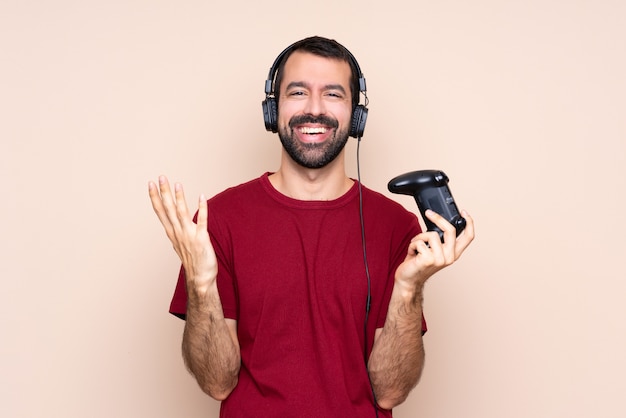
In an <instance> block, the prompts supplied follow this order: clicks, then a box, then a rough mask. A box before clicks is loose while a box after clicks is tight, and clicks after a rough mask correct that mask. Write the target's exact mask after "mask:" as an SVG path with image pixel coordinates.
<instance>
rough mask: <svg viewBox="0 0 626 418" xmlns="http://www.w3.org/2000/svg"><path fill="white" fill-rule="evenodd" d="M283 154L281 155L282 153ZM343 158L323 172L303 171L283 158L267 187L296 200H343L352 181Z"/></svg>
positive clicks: (318, 170)
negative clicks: (271, 187) (270, 185)
mask: <svg viewBox="0 0 626 418" xmlns="http://www.w3.org/2000/svg"><path fill="white" fill-rule="evenodd" d="M283 154H284V153H283ZM342 157H343V155H339V156H338V157H337V158H336V159H335V160H334V161H333V162H331V163H330V164H328V165H327V166H325V167H322V168H315V169H312V168H306V167H302V166H300V165H298V164H296V163H295V162H294V161H293V160H291V158H289V157H288V156H287V157H286V158H285V155H283V158H282V161H281V165H280V168H279V169H278V171H276V172H275V173H274V174H272V175H270V176H269V180H270V183H271V184H272V186H274V188H275V189H276V190H278V191H279V192H280V193H282V194H284V195H285V196H289V197H291V198H293V199H298V200H334V199H337V198H339V197H341V196H343V195H344V194H345V193H346V192H347V191H348V190H350V187H352V184H353V183H354V181H352V179H350V178H349V177H348V176H347V175H346V173H345V166H344V163H343V158H342Z"/></svg>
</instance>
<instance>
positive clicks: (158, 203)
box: [148, 176, 217, 297]
mask: <svg viewBox="0 0 626 418" xmlns="http://www.w3.org/2000/svg"><path fill="white" fill-rule="evenodd" d="M148 192H149V194H150V200H151V201H152V207H153V209H154V212H155V213H156V214H157V216H158V218H159V220H160V221H161V224H162V225H163V227H164V228H165V233H166V234H167V237H168V238H169V239H170V241H171V242H172V245H173V246H174V250H175V251H176V254H178V257H179V258H180V261H181V262H182V264H183V266H184V268H185V275H186V277H187V289H188V292H189V296H190V297H192V296H194V294H195V296H199V297H203V296H204V295H205V294H206V292H207V290H208V287H209V286H210V285H211V284H212V282H214V280H215V278H216V276H217V260H216V258H215V252H214V251H213V246H212V245H211V241H210V239H209V233H208V231H207V217H208V208H207V202H206V199H205V197H204V196H203V195H201V196H200V199H199V202H198V217H197V223H194V222H193V219H192V216H191V214H190V213H189V210H188V209H187V203H186V201H185V194H184V192H183V186H182V185H181V184H179V183H176V184H175V185H174V193H175V195H174V196H173V195H172V192H171V189H170V185H169V182H168V180H167V178H166V177H165V176H160V177H159V185H158V187H157V185H156V184H155V183H154V182H150V183H149V184H148Z"/></svg>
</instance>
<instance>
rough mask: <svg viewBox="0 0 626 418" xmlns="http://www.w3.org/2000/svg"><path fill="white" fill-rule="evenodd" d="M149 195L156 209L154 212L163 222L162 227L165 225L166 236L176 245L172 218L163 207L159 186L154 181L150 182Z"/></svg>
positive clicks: (153, 207)
mask: <svg viewBox="0 0 626 418" xmlns="http://www.w3.org/2000/svg"><path fill="white" fill-rule="evenodd" d="M159 183H160V182H159ZM148 194H149V195H150V201H151V202H152V209H154V212H155V213H156V215H157V217H158V218H159V221H160V222H161V225H163V228H164V229H165V234H166V235H167V237H168V238H169V239H170V241H172V243H174V242H175V240H176V235H175V233H174V227H173V225H172V222H171V220H170V217H169V216H168V214H167V210H166V209H165V206H164V205H163V200H162V196H161V194H160V192H159V189H158V188H157V185H156V184H155V183H154V182H152V181H150V182H148Z"/></svg>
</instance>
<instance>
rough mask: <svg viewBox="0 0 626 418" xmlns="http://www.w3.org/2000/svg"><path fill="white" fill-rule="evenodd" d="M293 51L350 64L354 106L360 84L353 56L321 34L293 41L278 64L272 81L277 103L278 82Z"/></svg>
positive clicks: (281, 78) (357, 102)
mask: <svg viewBox="0 0 626 418" xmlns="http://www.w3.org/2000/svg"><path fill="white" fill-rule="evenodd" d="M295 51H304V52H308V53H310V54H313V55H317V56H320V57H324V58H334V59H338V60H340V61H345V62H347V63H348V65H350V70H351V74H352V75H351V77H350V90H351V93H352V109H354V108H356V106H357V105H358V104H359V99H360V97H359V96H360V86H359V75H360V74H359V70H358V68H357V66H356V64H355V62H354V58H353V57H352V55H351V54H350V52H349V51H348V50H347V49H346V47H344V46H343V45H341V44H340V43H339V42H337V41H335V40H334V39H328V38H323V37H321V36H311V37H309V38H305V39H302V40H301V41H298V42H296V43H294V44H293V45H292V47H291V50H290V51H288V52H287V53H286V54H285V56H284V57H283V58H282V60H281V62H280V65H279V66H278V69H277V71H276V80H275V82H274V96H275V98H276V102H277V103H278V100H279V96H280V84H281V83H282V80H283V70H284V68H285V63H286V62H287V59H288V58H289V56H291V54H293V53H294V52H295Z"/></svg>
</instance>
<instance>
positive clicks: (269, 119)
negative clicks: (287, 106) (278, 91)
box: [261, 97, 278, 133]
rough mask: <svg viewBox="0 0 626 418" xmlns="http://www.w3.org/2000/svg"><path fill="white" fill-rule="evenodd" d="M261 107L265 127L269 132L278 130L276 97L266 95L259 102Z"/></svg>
mask: <svg viewBox="0 0 626 418" xmlns="http://www.w3.org/2000/svg"><path fill="white" fill-rule="evenodd" d="M261 105H262V107H263V121H264V122H265V129H267V130H268V131H270V132H274V133H276V132H278V110H277V106H276V99H274V98H273V97H268V98H266V99H265V100H263V103H261Z"/></svg>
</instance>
